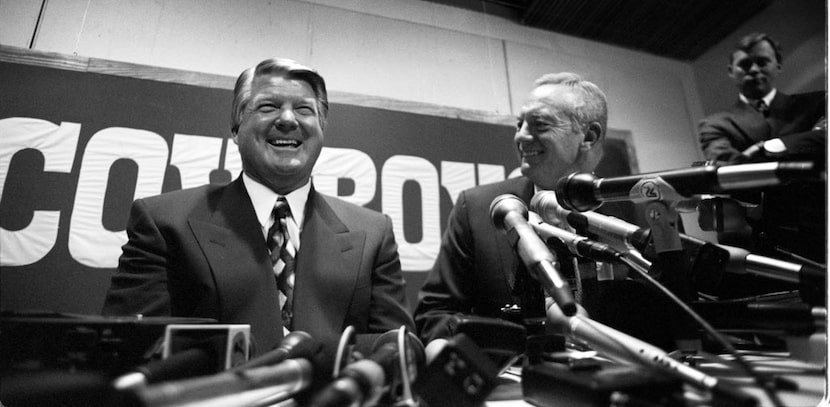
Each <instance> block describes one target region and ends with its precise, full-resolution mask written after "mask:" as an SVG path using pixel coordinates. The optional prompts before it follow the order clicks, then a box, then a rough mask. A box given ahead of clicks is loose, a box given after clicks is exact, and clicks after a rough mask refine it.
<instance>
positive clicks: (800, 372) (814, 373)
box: [485, 352, 827, 407]
mask: <svg viewBox="0 0 830 407" xmlns="http://www.w3.org/2000/svg"><path fill="white" fill-rule="evenodd" d="M743 357H744V359H745V360H746V361H747V362H748V363H749V364H750V365H751V366H752V367H753V369H755V370H756V371H757V372H759V373H765V374H770V375H774V376H776V377H781V378H784V379H785V380H788V382H789V383H793V384H795V385H797V390H796V389H779V390H778V392H777V393H776V394H777V395H778V397H779V398H780V400H781V402H782V404H783V405H784V406H787V407H807V406H817V405H819V404H820V403H821V402H822V398H823V397H824V395H825V391H826V386H827V372H826V362H825V363H824V364H815V363H807V362H803V361H799V360H794V359H792V358H791V357H789V355H788V354H786V353H774V352H766V353H743ZM725 358H726V359H727V360H729V359H730V358H729V357H725ZM696 368H697V369H698V370H700V371H702V372H704V373H706V374H709V375H711V376H714V377H717V378H718V380H721V381H724V382H726V383H731V384H732V383H733V384H734V385H735V386H737V387H738V388H740V389H742V390H743V391H744V392H746V393H747V394H750V395H752V396H754V397H755V398H756V399H757V400H758V406H759V407H773V406H774V404H773V402H772V400H770V399H769V398H768V397H767V396H766V394H765V392H764V391H763V390H762V389H760V388H759V387H758V386H757V385H755V384H754V383H753V382H752V380H751V379H750V378H749V377H746V376H745V375H741V374H737V372H735V371H734V369H732V368H728V367H726V366H725V365H723V364H722V363H716V362H701V363H699V364H698V365H697V366H696ZM520 374H521V373H520V370H518V371H516V372H508V373H506V374H504V375H502V377H501V384H500V385H499V386H498V387H497V388H496V389H495V390H494V391H493V392H492V393H491V395H490V398H489V399H488V400H487V402H486V403H485V405H486V407H528V406H534V405H533V404H531V403H528V402H526V401H524V400H523V399H522V389H521V379H520ZM684 388H685V390H684V399H685V400H686V405H687V406H689V407H699V406H707V405H710V403H709V402H708V400H707V399H706V398H705V396H704V395H702V394H701V393H700V392H699V391H697V390H696V389H694V388H693V387H691V386H688V385H687V386H684ZM573 405H574V404H573V401H572V400H568V399H565V398H563V399H562V401H561V403H555V404H549V406H550V407H572V406H573Z"/></svg>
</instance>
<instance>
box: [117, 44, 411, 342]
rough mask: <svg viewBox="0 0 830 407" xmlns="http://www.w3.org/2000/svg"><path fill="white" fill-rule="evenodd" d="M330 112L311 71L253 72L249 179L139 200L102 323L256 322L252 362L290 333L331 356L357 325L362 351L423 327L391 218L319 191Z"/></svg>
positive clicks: (246, 138) (243, 135) (247, 123)
mask: <svg viewBox="0 0 830 407" xmlns="http://www.w3.org/2000/svg"><path fill="white" fill-rule="evenodd" d="M327 113H328V100H327V93H326V87H325V82H324V80H323V78H322V77H321V76H320V75H319V74H318V73H317V72H315V71H314V70H312V69H310V68H307V67H305V66H302V65H300V64H298V63H297V62H295V61H292V60H287V59H278V58H274V59H267V60H265V61H262V62H261V63H259V64H258V65H257V66H255V67H251V68H249V69H247V70H245V71H244V72H243V73H242V74H241V75H240V76H239V78H238V79H237V82H236V86H235V88H234V100H233V109H232V124H231V130H232V134H233V141H234V142H235V143H236V144H237V145H238V146H239V152H240V155H241V157H242V168H243V172H242V175H241V176H240V177H239V178H237V179H236V180H235V181H233V182H231V183H230V184H228V185H224V186H217V185H206V186H202V187H198V188H193V189H187V190H181V191H175V192H170V193H165V194H162V195H158V196H155V197H150V198H146V199H138V200H136V201H135V202H134V203H133V206H132V209H131V212H130V217H129V221H128V225H127V234H128V237H129V240H128V242H127V243H126V244H125V245H124V247H123V252H122V255H121V258H120V259H119V265H118V270H117V272H116V273H115V274H114V275H113V277H112V284H111V287H110V289H109V291H108V293H107V296H106V300H105V304H104V309H103V314H105V315H134V314H143V315H145V316H173V317H202V318H212V319H215V320H217V321H218V322H220V323H238V324H250V325H251V332H252V339H253V341H254V349H253V351H254V354H257V353H259V354H262V353H264V352H266V351H268V350H271V349H272V348H274V347H275V346H277V345H278V344H279V343H280V341H281V339H282V338H283V335H284V334H285V332H287V331H289V330H300V331H305V332H308V333H309V334H311V335H312V336H313V337H314V338H315V339H318V340H320V341H321V342H323V343H324V345H326V346H325V347H324V349H325V350H327V352H328V353H329V354H332V353H333V348H335V347H336V344H337V340H338V339H339V337H340V335H341V333H342V332H343V329H344V328H346V327H347V326H349V325H352V326H354V327H355V328H356V333H357V334H358V335H357V341H358V349H360V348H361V347H362V348H364V349H366V348H367V347H370V346H371V343H372V341H373V340H374V337H376V336H378V334H381V333H383V332H386V331H388V330H391V329H397V328H400V327H401V326H402V325H406V326H407V327H408V328H409V329H414V323H413V321H412V317H411V316H410V315H409V313H408V311H407V305H406V298H405V291H404V280H403V277H402V273H401V265H400V260H399V257H398V251H397V244H396V242H395V237H394V235H393V232H392V223H391V220H390V219H389V217H388V216H386V215H383V214H380V213H377V212H374V211H371V210H369V209H366V208H363V207H360V206H357V205H353V204H350V203H346V202H344V201H342V200H339V199H337V198H333V197H330V196H325V195H323V194H321V193H319V192H317V191H315V189H314V185H313V182H312V180H311V170H312V167H313V166H314V163H315V162H316V161H317V158H318V157H319V155H320V151H321V150H322V148H323V130H324V128H325V125H326V117H327ZM280 197H285V199H286V200H287V202H288V206H289V208H290V214H289V215H288V216H287V217H286V218H285V221H284V223H282V224H283V225H284V226H283V227H284V228H286V229H287V230H288V234H289V238H288V239H286V240H287V241H289V242H290V243H291V244H292V245H293V250H294V255H295V256H296V257H295V258H294V260H295V262H294V263H295V267H294V271H295V273H294V276H295V278H294V281H293V292H292V296H293V301H290V302H291V305H293V308H292V309H291V310H292V312H293V318H292V319H290V322H285V323H284V322H283V321H282V319H281V309H280V307H281V304H280V302H281V300H282V302H285V301H286V300H285V299H284V298H286V296H283V295H282V294H281V292H280V291H279V290H278V288H277V279H276V278H275V269H274V268H272V261H275V260H272V258H271V257H272V256H271V249H269V246H268V244H267V241H268V239H269V232H268V231H269V229H271V226H272V225H273V224H274V223H275V222H278V220H276V219H275V215H273V213H274V207H275V202H276V201H277V200H278V198H280ZM274 250H278V249H274Z"/></svg>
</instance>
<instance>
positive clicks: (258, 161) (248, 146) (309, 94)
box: [233, 74, 323, 194]
mask: <svg viewBox="0 0 830 407" xmlns="http://www.w3.org/2000/svg"><path fill="white" fill-rule="evenodd" d="M318 109H319V107H318V103H317V99H316V98H315V95H314V90H313V89H312V88H311V85H309V84H308V83H307V82H305V81H302V80H297V79H289V78H286V77H285V76H282V75H274V74H265V75H261V76H257V77H256V78H254V81H253V84H252V86H251V95H250V99H249V100H248V103H247V105H246V106H245V110H244V113H243V114H242V120H241V123H240V125H239V129H238V130H237V132H236V133H234V135H233V140H234V142H235V143H236V144H237V145H238V146H239V154H240V155H241V156H242V169H243V170H244V171H245V173H246V174H248V176H250V177H251V178H253V179H255V180H257V181H259V182H260V183H262V184H263V185H265V186H267V187H269V188H271V189H272V190H274V191H275V192H277V193H279V194H287V193H289V192H291V191H293V190H295V189H297V188H299V187H300V186H302V185H304V184H305V183H306V182H308V180H309V178H310V177H311V170H312V168H313V167H314V163H315V162H317V158H318V157H319V156H320V151H321V150H322V149H323V128H322V125H321V123H322V121H321V119H320V112H319V110H318Z"/></svg>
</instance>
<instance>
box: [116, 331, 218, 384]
mask: <svg viewBox="0 0 830 407" xmlns="http://www.w3.org/2000/svg"><path fill="white" fill-rule="evenodd" d="M224 348H225V338H224V337H219V336H213V337H211V338H209V339H207V340H205V341H202V342H201V343H199V344H195V345H194V346H193V347H192V348H189V349H185V350H183V351H180V352H176V353H174V354H172V355H170V356H169V357H167V358H166V359H162V360H157V361H153V362H150V363H147V364H145V365H142V366H139V367H137V368H136V369H135V371H133V372H130V373H126V374H124V375H121V376H119V377H118V378H116V379H115V380H114V381H113V387H114V388H115V389H117V390H126V389H133V388H139V387H143V386H146V385H148V384H151V383H158V382H163V381H167V380H174V379H183V378H186V377H195V376H204V375H208V374H211V373H216V365H217V360H219V357H220V353H221V350H224Z"/></svg>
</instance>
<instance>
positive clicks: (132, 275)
mask: <svg viewBox="0 0 830 407" xmlns="http://www.w3.org/2000/svg"><path fill="white" fill-rule="evenodd" d="M127 238H128V240H127V243H126V244H125V245H124V246H123V247H122V253H121V257H120V258H119V259H118V269H117V270H116V271H115V274H114V275H113V276H112V281H111V285H110V288H109V290H108V291H107V295H106V298H105V300H104V307H103V310H102V314H103V315H135V314H142V315H145V316H168V315H170V295H169V293H168V290H167V268H166V252H167V245H166V243H165V240H164V238H163V236H162V234H161V232H160V231H159V229H158V227H157V225H156V222H155V221H154V220H153V218H152V216H151V215H150V211H149V210H148V208H147V205H146V204H145V202H144V201H143V200H140V199H139V200H136V201H135V202H134V203H133V205H132V208H131V209H130V217H129V220H128V221H127Z"/></svg>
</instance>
